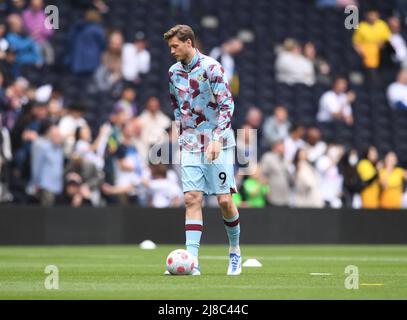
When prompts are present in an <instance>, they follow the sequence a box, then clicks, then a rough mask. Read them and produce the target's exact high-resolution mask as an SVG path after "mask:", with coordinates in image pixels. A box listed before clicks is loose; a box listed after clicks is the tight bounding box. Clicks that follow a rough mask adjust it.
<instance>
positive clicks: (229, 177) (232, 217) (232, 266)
mask: <svg viewBox="0 0 407 320" xmlns="http://www.w3.org/2000/svg"><path fill="white" fill-rule="evenodd" d="M233 163H234V148H229V149H224V150H222V151H221V153H220V154H219V157H218V158H217V159H216V160H215V161H214V162H213V164H211V165H209V166H208V167H207V171H208V173H207V176H208V179H207V181H208V183H209V185H210V190H211V193H212V194H216V196H217V200H218V204H219V207H220V209H221V212H222V216H223V222H224V225H225V229H226V233H227V235H228V238H229V257H230V263H229V269H228V274H231V275H238V274H240V272H241V254H240V247H239V240H240V219H239V212H238V209H237V207H236V205H235V204H234V202H233V200H232V196H231V193H232V192H235V190H236V181H235V177H234V167H233Z"/></svg>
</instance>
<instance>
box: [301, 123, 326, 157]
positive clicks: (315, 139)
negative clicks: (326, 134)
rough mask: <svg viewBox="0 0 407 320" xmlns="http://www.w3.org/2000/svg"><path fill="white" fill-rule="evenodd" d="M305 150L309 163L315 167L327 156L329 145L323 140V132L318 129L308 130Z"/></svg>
mask: <svg viewBox="0 0 407 320" xmlns="http://www.w3.org/2000/svg"><path fill="white" fill-rule="evenodd" d="M304 149H305V151H307V155H308V160H309V162H311V163H312V164H313V165H314V164H315V163H316V162H317V160H318V159H319V158H321V157H322V156H323V155H324V154H325V152H326V150H327V145H326V143H325V142H324V141H322V140H321V131H320V130H319V129H318V128H314V127H313V128H308V129H307V133H306V137H305V145H304Z"/></svg>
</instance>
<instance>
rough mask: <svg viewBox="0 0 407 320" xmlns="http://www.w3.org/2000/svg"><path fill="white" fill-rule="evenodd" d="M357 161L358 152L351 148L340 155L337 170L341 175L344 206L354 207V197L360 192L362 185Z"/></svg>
mask: <svg viewBox="0 0 407 320" xmlns="http://www.w3.org/2000/svg"><path fill="white" fill-rule="evenodd" d="M358 162H359V156H358V152H357V151H356V150H355V149H352V150H350V151H348V152H346V153H345V154H344V155H343V156H342V159H341V160H340V161H339V164H338V168H339V172H340V173H341V175H342V176H343V194H342V199H343V200H342V201H343V204H344V206H345V207H346V208H352V207H353V208H355V206H354V203H355V197H356V195H357V194H359V193H360V191H361V190H362V187H363V184H362V180H361V178H360V176H359V173H358V170H357V164H358ZM355 209H356V208H355Z"/></svg>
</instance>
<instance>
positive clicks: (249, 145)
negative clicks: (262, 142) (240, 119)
mask: <svg viewBox="0 0 407 320" xmlns="http://www.w3.org/2000/svg"><path fill="white" fill-rule="evenodd" d="M256 139H257V132H256V131H254V130H253V128H252V127H251V126H250V125H248V124H245V125H243V126H242V128H241V129H239V131H238V134H237V139H236V157H237V162H236V164H237V168H236V169H244V168H246V169H250V167H251V166H252V164H254V163H256V162H257V156H258V152H257V145H256Z"/></svg>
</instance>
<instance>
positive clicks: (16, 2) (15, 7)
mask: <svg viewBox="0 0 407 320" xmlns="http://www.w3.org/2000/svg"><path fill="white" fill-rule="evenodd" d="M8 4H9V5H8V7H7V13H8V14H12V13H15V14H18V15H21V14H22V13H23V11H24V9H25V5H26V1H25V0H10V1H8Z"/></svg>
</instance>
